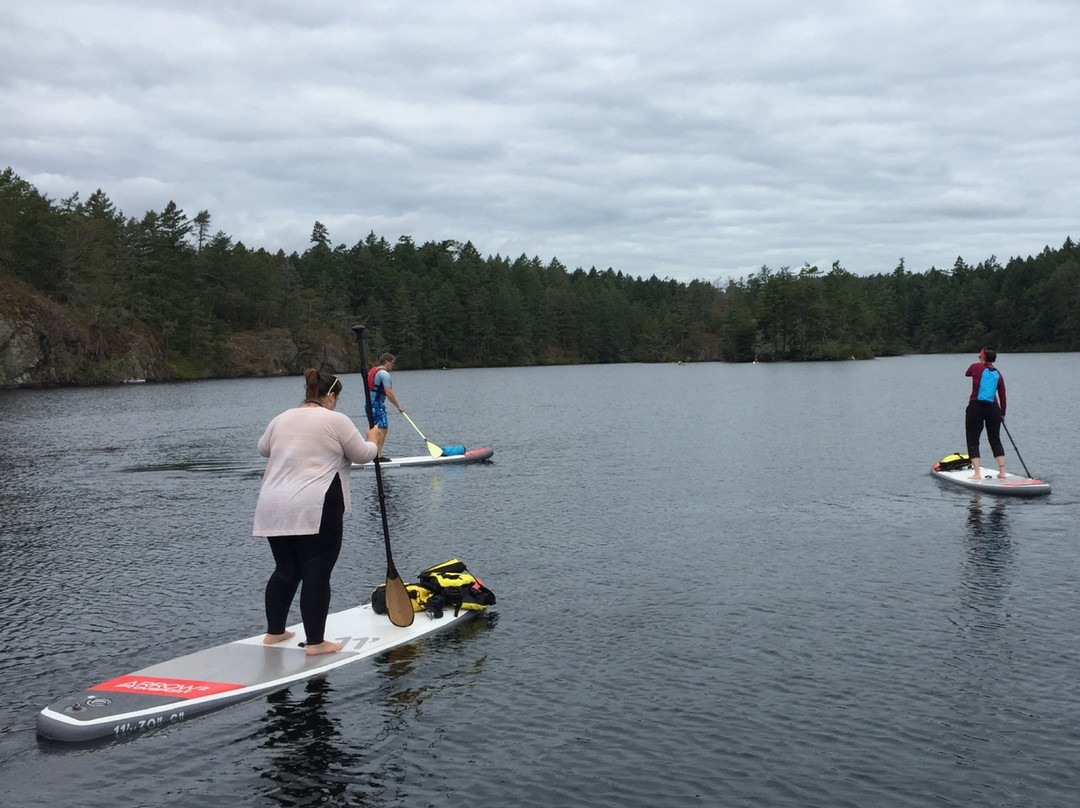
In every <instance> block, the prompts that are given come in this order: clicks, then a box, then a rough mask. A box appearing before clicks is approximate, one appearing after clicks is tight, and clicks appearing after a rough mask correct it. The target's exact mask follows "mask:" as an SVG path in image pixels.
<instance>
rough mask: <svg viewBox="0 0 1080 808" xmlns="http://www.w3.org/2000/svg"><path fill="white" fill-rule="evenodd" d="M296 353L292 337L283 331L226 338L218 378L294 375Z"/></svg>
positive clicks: (297, 353)
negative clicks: (222, 364)
mask: <svg viewBox="0 0 1080 808" xmlns="http://www.w3.org/2000/svg"><path fill="white" fill-rule="evenodd" d="M299 353H300V352H299V350H298V349H297V347H296V343H295V342H293V338H292V333H291V332H290V331H288V330H287V329H284V328H272V329H270V330H268V331H242V332H240V333H238V334H233V335H232V336H231V337H229V346H228V353H227V357H226V359H225V365H224V367H222V369H221V375H223V376H228V377H238V376H284V375H287V374H292V373H297V372H299V371H298V370H297V359H298V357H299Z"/></svg>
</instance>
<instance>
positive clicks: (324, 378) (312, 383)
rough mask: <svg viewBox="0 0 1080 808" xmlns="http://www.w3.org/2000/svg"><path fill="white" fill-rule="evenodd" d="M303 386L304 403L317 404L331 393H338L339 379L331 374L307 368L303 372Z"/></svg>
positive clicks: (339, 389)
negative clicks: (314, 402) (312, 402)
mask: <svg viewBox="0 0 1080 808" xmlns="http://www.w3.org/2000/svg"><path fill="white" fill-rule="evenodd" d="M304 386H305V389H304V396H305V398H304V403H305V404H306V403H307V402H309V401H316V402H317V401H319V399H322V398H326V397H327V396H328V395H330V394H331V393H340V392H341V379H339V378H338V377H337V376H335V375H333V374H332V373H326V372H325V371H322V370H315V368H308V369H307V370H305V371H304Z"/></svg>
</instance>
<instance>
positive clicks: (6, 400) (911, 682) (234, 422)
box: [0, 355, 1080, 808]
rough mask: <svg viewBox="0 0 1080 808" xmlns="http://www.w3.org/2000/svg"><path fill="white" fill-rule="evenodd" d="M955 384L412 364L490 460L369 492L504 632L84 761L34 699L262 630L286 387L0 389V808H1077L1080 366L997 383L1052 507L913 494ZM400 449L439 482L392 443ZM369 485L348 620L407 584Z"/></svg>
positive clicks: (446, 639)
mask: <svg viewBox="0 0 1080 808" xmlns="http://www.w3.org/2000/svg"><path fill="white" fill-rule="evenodd" d="M970 359H971V358H970V357H956V356H932V357H904V358H896V359H880V360H875V361H873V362H841V363H831V364H815V365H809V364H808V365H719V364H717V365H697V364H689V365H686V366H676V365H626V366H599V367H567V368H530V369H524V368H523V369H501V370H468V371H432V372H416V371H407V370H405V371H398V372H397V373H395V378H394V381H395V390H396V391H397V393H398V396H399V398H400V399H401V401H402V403H403V405H404V406H405V407H406V408H407V410H408V412H409V414H410V416H411V417H412V418H413V419H414V420H415V421H416V423H417V425H418V426H419V427H420V428H421V429H422V430H423V432H424V434H425V435H426V436H427V438H428V439H431V440H433V441H435V442H436V443H438V444H444V443H445V444H458V443H461V444H465V445H466V446H467V447H468V448H474V447H480V446H485V445H490V446H492V447H494V449H495V454H494V462H493V463H490V464H481V465H475V466H465V467H458V468H442V469H436V468H430V469H413V470H408V469H392V470H388V471H387V472H386V473H385V474H384V482H385V488H386V497H385V505H386V508H387V518H388V525H389V530H390V534H391V538H392V543H393V548H394V557H395V561H396V562H397V566H398V568H399V569H400V570H401V572H402V574H403V575H404V576H405V578H406V579H409V578H410V577H411V576H412V575H414V574H415V573H416V572H417V571H419V570H420V569H422V568H423V567H426V566H429V565H430V564H433V563H437V562H440V561H444V560H447V559H449V558H452V557H458V558H462V559H464V560H465V561H466V562H467V563H468V565H469V567H470V569H471V570H472V571H473V572H475V573H476V574H477V575H478V576H480V577H481V578H482V579H483V580H484V582H485V584H486V585H487V586H489V587H490V588H491V589H492V590H494V591H495V593H496V594H497V595H498V599H499V602H498V605H497V606H496V607H495V608H494V610H493V611H492V612H491V613H489V614H487V615H485V616H484V617H483V618H482V619H479V620H477V621H475V622H473V623H472V624H470V625H469V626H468V627H467V629H465V630H461V631H455V632H452V633H450V634H446V635H444V636H437V637H433V638H431V639H429V640H426V641H424V642H422V643H418V644H416V645H414V646H409V647H406V648H401V649H396V650H395V651H394V652H392V653H390V654H387V655H386V656H384V657H381V658H378V659H376V660H374V661H373V662H372V663H371V664H366V663H361V664H359V665H356V666H349V667H346V668H343V669H341V670H338V671H334V672H331V673H330V674H329V675H327V676H326V677H325V678H324V679H319V680H313V681H311V682H308V683H305V684H303V685H294V686H292V687H290V688H288V689H287V690H285V691H282V692H279V693H276V694H274V695H272V696H269V697H262V698H259V699H254V700H252V701H250V702H246V703H244V704H241V705H238V706H235V707H231V708H228V709H226V710H224V711H222V712H219V713H216V714H211V715H208V716H205V717H202V718H199V719H196V720H193V721H189V722H186V723H183V724H179V725H176V726H173V727H170V728H167V729H164V730H161V731H155V732H152V733H149V734H147V735H144V736H141V737H136V738H135V739H133V740H131V741H126V742H123V743H118V744H108V745H105V746H101V747H90V748H76V749H70V748H67V747H63V746H60V745H55V744H52V743H47V742H41V741H38V740H37V739H36V738H35V737H34V731H33V726H34V716H35V714H36V712H37V711H38V710H39V709H41V707H43V706H45V704H47V703H49V702H51V701H53V700H54V699H56V698H59V697H61V696H63V695H64V694H66V693H76V692H80V691H81V690H82V689H83V688H84V687H85V686H86V685H88V684H91V683H93V682H97V681H102V680H105V679H107V678H110V677H113V676H116V675H119V674H122V673H126V672H129V671H131V670H135V669H138V668H140V667H145V666H147V665H150V664H153V663H155V662H159V661H162V660H164V659H167V658H169V657H171V656H175V655H177V654H180V653H188V652H192V651H196V650H199V649H201V648H205V647H208V646H210V645H215V644H218V643H222V642H226V641H229V640H232V639H236V638H238V637H241V636H247V635H250V634H254V633H257V632H259V631H261V630H262V629H263V628H264V626H263V622H262V621H263V612H262V610H263V606H262V588H263V585H264V584H265V580H266V577H267V575H268V574H269V572H270V568H271V563H270V556H269V551H268V549H267V548H266V546H265V542H264V540H263V539H260V538H255V537H252V536H250V532H251V517H252V511H253V508H254V502H255V496H256V494H257V491H258V486H259V481H260V476H261V472H262V468H263V461H262V459H261V458H259V457H258V455H257V452H256V451H255V442H256V440H257V439H258V437H259V435H260V434H261V433H262V430H263V428H264V427H265V425H266V423H267V421H269V419H270V418H271V417H273V416H274V415H275V414H277V413H278V412H280V411H281V410H283V409H285V408H287V407H290V406H294V405H295V404H297V403H298V402H299V400H300V398H301V394H302V390H301V383H300V381H299V380H298V379H262V380H238V381H229V382H226V381H211V382H198V383H190V384H177V385H155V384H146V385H137V386H135V385H132V386H125V387H123V388H110V389H88V390H55V391H20V392H7V393H0V493H2V496H3V503H4V513H3V536H2V542H0V570H2V571H3V573H4V579H5V586H4V587H3V588H0V607H2V614H4V616H5V627H6V630H5V637H6V638H7V640H6V642H5V644H4V654H3V656H2V657H0V681H2V683H3V689H4V692H5V704H4V705H3V707H0V761H2V762H0V783H2V785H0V795H2V797H0V802H3V803H4V804H12V805H58V804H72V805H74V804H79V805H102V806H105V805H108V806H114V805H118V804H138V805H147V806H152V805H182V804H216V802H225V801H232V802H235V803H237V804H257V805H263V804H265V805H296V806H299V805H309V804H312V803H313V802H319V801H321V803H322V804H341V805H408V806H424V805H444V804H459V803H464V802H466V801H467V802H469V803H470V804H486V805H513V806H545V807H546V806H551V805H575V806H584V807H585V808H593V807H594V806H595V808H600V807H601V806H612V805H618V806H620V807H621V808H626V806H630V807H631V808H632V807H634V806H641V807H642V808H645V806H648V807H649V808H656V806H684V805H709V806H713V805H725V806H760V805H768V806H807V805H828V806H844V805H850V806H867V805H905V806H939V805H1002V806H1005V805H1051V806H1065V805H1070V804H1071V801H1072V799H1073V796H1074V790H1075V781H1076V773H1077V769H1076V760H1077V757H1078V752H1080V749H1078V742H1077V739H1076V733H1075V725H1076V720H1077V709H1078V707H1077V705H1078V703H1080V700H1078V693H1077V686H1076V684H1075V682H1076V676H1075V673H1076V670H1077V667H1078V665H1077V663H1078V662H1080V608H1078V598H1077V596H1076V591H1077V583H1078V580H1080V553H1078V551H1077V547H1076V541H1075V528H1074V526H1075V524H1076V521H1077V516H1078V512H1077V511H1078V505H1077V504H1078V502H1080V484H1078V483H1077V482H1076V481H1075V480H1074V479H1073V478H1072V477H1071V476H1070V475H1069V473H1068V468H1069V463H1070V462H1071V460H1072V457H1071V454H1072V453H1071V449H1072V447H1075V446H1076V445H1078V441H1077V437H1078V435H1077V428H1076V426H1075V419H1074V418H1073V417H1072V415H1071V409H1070V408H1069V407H1068V406H1066V405H1065V404H1064V402H1069V401H1072V400H1074V399H1075V398H1077V397H1078V395H1080V389H1076V388H1077V387H1078V386H1080V383H1078V382H1076V381H1075V373H1072V371H1071V370H1070V369H1071V368H1073V367H1075V363H1076V356H1075V355H1025V356H1016V357H1002V359H1001V360H999V362H998V367H999V368H1000V369H1001V371H1002V373H1003V375H1004V377H1005V378H1006V380H1007V383H1008V385H1009V402H1010V403H1009V428H1010V432H1011V434H1012V436H1013V437H1014V438H1015V439H1016V441H1017V444H1018V447H1019V449H1020V451H1021V452H1022V453H1023V458H1024V461H1025V462H1026V463H1027V465H1028V466H1029V467H1030V468H1031V470H1032V472H1033V473H1035V474H1037V475H1043V476H1045V477H1046V478H1047V479H1049V480H1050V481H1051V482H1052V483H1053V485H1054V491H1053V494H1052V495H1051V496H1050V497H1048V498H1042V499H1038V500H1031V501H1025V500H1016V501H1008V500H995V499H993V498H990V497H986V496H979V495H975V494H968V493H960V492H957V491H952V490H946V489H944V488H942V487H941V486H940V485H939V484H938V483H936V482H935V481H934V480H933V479H932V478H931V477H930V475H929V473H928V472H929V467H930V464H931V463H932V462H933V461H934V460H937V459H940V458H941V457H943V456H945V455H946V454H950V453H951V452H953V451H956V450H963V449H964V447H963V445H962V440H963V421H962V417H963V407H964V404H965V401H966V398H967V395H968V393H969V390H970V382H969V381H968V380H967V379H965V378H964V377H963V370H964V368H965V367H966V365H967V364H968V363H969V362H970ZM1006 360H1007V361H1006ZM1047 380H1053V384H1052V385H1051V384H1049V383H1048V381H1047ZM342 381H343V383H344V391H343V394H342V399H341V401H342V404H341V407H342V409H343V410H344V411H345V412H347V413H349V414H350V415H353V416H354V417H357V418H358V419H359V418H360V417H361V411H360V401H361V398H360V393H359V391H360V389H361V383H360V378H359V376H355V377H353V376H345V377H343V379H342ZM386 448H387V454H389V455H390V456H392V457H399V456H407V455H413V454H415V455H422V454H425V453H426V447H425V445H424V442H423V441H422V440H421V439H420V438H419V436H418V435H417V434H416V432H415V431H414V430H413V429H412V428H411V427H410V426H409V425H408V424H407V423H406V422H405V421H404V419H400V418H396V414H394V413H391V429H390V435H389V438H388V441H387V447H386ZM1006 448H1007V456H1008V462H1009V463H1010V464H1014V463H1015V462H1016V457H1015V454H1016V453H1015V447H1014V446H1012V445H1009V444H1006ZM1014 468H1016V469H1017V470H1020V469H1019V468H1018V467H1016V466H1014ZM351 491H352V495H353V513H352V514H351V515H349V516H348V517H347V518H346V542H345V549H344V551H343V553H342V557H341V559H340V561H339V563H338V566H337V568H336V570H335V573H334V580H333V584H334V595H333V597H334V603H333V607H334V608H335V609H337V608H344V607H345V606H348V605H350V604H351V603H353V602H356V601H358V600H365V599H366V598H367V596H368V595H369V594H370V591H371V589H372V588H373V587H374V586H375V585H376V584H378V583H380V582H381V581H382V579H383V577H384V574H385V557H384V555H383V546H382V541H383V537H382V528H381V521H380V511H379V503H378V498H377V496H376V494H375V490H374V480H373V475H370V474H365V473H361V472H357V473H355V474H353V475H352V481H351ZM295 617H296V614H295V607H294V618H295Z"/></svg>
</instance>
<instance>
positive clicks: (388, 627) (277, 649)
mask: <svg viewBox="0 0 1080 808" xmlns="http://www.w3.org/2000/svg"><path fill="white" fill-rule="evenodd" d="M476 614H478V612H475V611H467V610H462V611H461V612H459V614H458V615H457V616H455V615H454V613H453V610H452V609H447V610H444V611H443V613H442V616H441V617H438V618H434V617H431V616H430V614H428V613H418V614H417V615H416V619H415V620H413V623H412V625H411V626H407V627H400V626H395V625H394V624H393V623H391V622H390V620H389V618H388V617H387V616H386V615H381V614H376V613H375V612H373V611H372V609H371V604H370V603H365V604H364V605H362V606H356V607H354V608H352V609H346V610H345V611H342V612H336V613H334V614H331V615H329V616H328V617H327V620H326V637H327V638H328V639H333V640H334V641H335V642H339V643H341V644H342V646H344V647H343V649H342V650H341V651H340V652H338V653H336V654H323V655H320V656H308V655H307V654H306V653H305V652H304V649H303V648H302V647H300V642H301V641H302V640H303V637H304V627H303V625H302V624H300V625H295V626H290V630H291V631H294V632H296V636H295V637H293V638H292V639H290V640H287V641H285V642H281V643H278V644H276V645H263V641H262V640H263V635H262V634H257V635H256V636H254V637H248V638H246V639H243V640H236V641H235V642H230V643H226V644H225V645H218V646H216V647H214V648H208V649H206V650H205V651H197V652H195V653H194V654H188V655H186V656H181V657H177V658H176V659H171V660H169V661H168V662H162V663H160V664H157V665H151V666H150V667H149V668H143V669H142V670H138V671H135V672H134V673H129V674H127V675H126V676H119V677H117V678H115V679H110V680H108V681H107V682H102V683H100V684H96V685H94V686H93V687H90V688H88V689H87V690H85V691H83V692H82V693H80V694H79V695H77V696H74V697H73V698H66V699H61V700H59V701H55V702H53V703H52V704H50V705H49V706H48V707H46V708H45V709H44V710H42V711H41V712H40V713H38V717H37V732H38V735H41V736H43V737H45V738H51V739H53V740H57V741H68V742H79V741H90V740H94V739H97V738H109V737H111V738H126V737H129V736H133V735H137V734H138V733H140V732H144V731H145V730H149V729H155V728H157V727H163V726H165V725H167V724H176V723H179V722H181V721H186V720H187V719H189V718H194V717H195V716H197V715H202V714H203V713H208V712H210V711H212V710H218V709H220V708H222V707H226V706H228V705H230V704H235V703H236V702H239V701H244V700H245V699H250V698H252V697H254V696H257V695H259V694H261V693H270V692H272V691H275V690H279V689H281V688H282V687H285V686H286V685H288V684H291V683H293V682H299V681H302V680H304V679H310V678H312V677H313V676H318V675H320V674H323V673H326V672H327V671H330V670H333V669H334V668H340V667H342V666H343V665H349V664H352V663H353V662H358V661H359V660H361V659H367V658H368V657H372V656H375V655H376V654H379V653H381V652H383V651H387V650H389V649H391V648H394V647H396V646H399V645H404V644H406V643H409V642H412V641H413V640H416V639H418V638H420V637H423V636H425V635H427V634H431V633H433V632H435V631H439V630H441V629H445V628H447V627H449V626H451V625H453V624H456V623H459V622H462V621H464V620H466V619H468V618H469V617H470V616H473V615H476Z"/></svg>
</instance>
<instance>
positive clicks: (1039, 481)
mask: <svg viewBox="0 0 1080 808" xmlns="http://www.w3.org/2000/svg"><path fill="white" fill-rule="evenodd" d="M1042 484H1043V481H1042V480H1024V481H1023V482H1020V483H1002V486H1006V485H1007V486H1010V487H1012V486H1016V485H1042Z"/></svg>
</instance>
